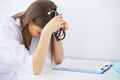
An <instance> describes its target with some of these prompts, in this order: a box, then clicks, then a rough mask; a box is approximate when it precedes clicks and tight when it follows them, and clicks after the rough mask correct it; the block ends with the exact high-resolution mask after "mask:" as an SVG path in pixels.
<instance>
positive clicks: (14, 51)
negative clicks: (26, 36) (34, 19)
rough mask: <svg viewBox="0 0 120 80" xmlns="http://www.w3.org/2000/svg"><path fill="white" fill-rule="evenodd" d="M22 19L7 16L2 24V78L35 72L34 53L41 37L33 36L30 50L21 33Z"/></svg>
mask: <svg viewBox="0 0 120 80" xmlns="http://www.w3.org/2000/svg"><path fill="white" fill-rule="evenodd" d="M20 25H21V24H20V19H19V18H18V19H16V20H14V19H13V18H11V17H9V18H7V19H6V20H5V21H4V22H3V23H2V24H0V80H10V78H13V76H14V77H15V75H16V76H18V75H20V74H22V73H26V72H27V73H28V72H29V73H33V63H32V53H33V52H34V50H35V48H36V46H37V43H38V41H39V39H37V38H32V43H31V46H30V51H28V50H27V49H26V48H25V46H24V44H23V39H22V35H21V27H20Z"/></svg>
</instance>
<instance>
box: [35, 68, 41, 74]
mask: <svg viewBox="0 0 120 80" xmlns="http://www.w3.org/2000/svg"><path fill="white" fill-rule="evenodd" d="M33 73H34V75H41V71H39V70H36V69H34V70H33Z"/></svg>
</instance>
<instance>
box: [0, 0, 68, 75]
mask: <svg viewBox="0 0 120 80" xmlns="http://www.w3.org/2000/svg"><path fill="white" fill-rule="evenodd" d="M56 8H57V6H56V5H55V3H53V2H52V1H50V0H38V1H35V2H34V3H32V4H31V5H30V6H29V7H28V9H27V10H26V11H25V12H22V13H18V14H16V15H14V16H12V17H9V18H7V19H6V20H5V22H4V23H3V24H1V26H0V76H4V75H5V74H6V75H7V74H9V73H12V72H14V73H15V74H20V73H23V72H25V71H29V72H31V73H34V74H35V75H38V74H41V72H42V69H43V66H44V64H45V60H46V56H47V55H48V52H49V51H50V53H51V60H52V61H53V62H54V63H55V64H60V63H61V62H62V60H63V57H64V54H63V46H62V42H61V41H56V39H55V38H54V35H53V32H56V31H57V30H59V29H60V28H64V29H67V23H66V22H65V21H64V20H63V18H62V15H57V16H56V17H54V18H51V16H50V15H48V12H49V11H51V10H56ZM49 48H50V49H49Z"/></svg>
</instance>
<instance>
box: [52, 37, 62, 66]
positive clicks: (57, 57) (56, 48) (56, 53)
mask: <svg viewBox="0 0 120 80" xmlns="http://www.w3.org/2000/svg"><path fill="white" fill-rule="evenodd" d="M51 58H52V62H53V61H54V63H55V64H60V63H61V62H62V61H63V58H64V51H63V45H62V41H56V39H55V37H54V36H52V43H51Z"/></svg>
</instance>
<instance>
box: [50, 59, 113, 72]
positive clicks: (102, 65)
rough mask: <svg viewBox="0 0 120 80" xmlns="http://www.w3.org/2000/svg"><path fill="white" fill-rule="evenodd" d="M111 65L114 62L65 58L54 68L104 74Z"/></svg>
mask: <svg viewBox="0 0 120 80" xmlns="http://www.w3.org/2000/svg"><path fill="white" fill-rule="evenodd" d="M111 66H112V63H111V62H109V61H98V60H79V59H65V60H64V61H63V63H61V64H59V65H56V66H54V67H53V68H52V70H60V71H71V72H84V73H93V74H103V73H105V72H106V71H108V70H109V69H110V68H111Z"/></svg>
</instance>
